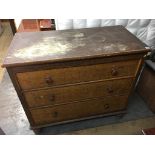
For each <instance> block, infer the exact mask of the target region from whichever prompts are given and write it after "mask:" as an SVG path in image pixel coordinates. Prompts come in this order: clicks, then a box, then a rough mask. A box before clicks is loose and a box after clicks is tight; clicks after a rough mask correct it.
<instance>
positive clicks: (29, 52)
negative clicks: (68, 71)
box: [3, 26, 150, 67]
mask: <svg viewBox="0 0 155 155" xmlns="http://www.w3.org/2000/svg"><path fill="white" fill-rule="evenodd" d="M148 51H150V49H148V47H147V48H146V45H144V43H142V42H141V41H140V40H139V39H138V38H136V37H135V36H134V35H132V34H131V33H130V32H129V31H127V30H126V29H125V28H124V27H123V26H109V27H101V28H85V29H76V30H75V29H74V30H59V31H44V32H27V33H24V32H23V33H17V34H16V35H15V37H14V39H13V41H12V43H11V45H10V48H9V50H8V55H7V56H6V58H5V60H4V63H3V67H6V66H19V65H20V66H23V65H30V64H31V65H32V64H38V62H39V63H40V64H43V63H46V62H47V61H48V63H49V62H62V61H66V60H79V59H86V58H96V57H109V56H115V55H126V54H136V53H140V52H146V53H147V52H148Z"/></svg>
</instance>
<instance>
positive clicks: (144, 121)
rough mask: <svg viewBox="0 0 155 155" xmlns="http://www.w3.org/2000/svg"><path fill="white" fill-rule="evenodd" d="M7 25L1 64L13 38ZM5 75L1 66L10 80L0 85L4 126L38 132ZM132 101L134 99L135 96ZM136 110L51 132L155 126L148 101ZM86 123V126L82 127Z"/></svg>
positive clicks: (101, 131) (121, 131) (0, 51)
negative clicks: (30, 126) (31, 124)
mask: <svg viewBox="0 0 155 155" xmlns="http://www.w3.org/2000/svg"><path fill="white" fill-rule="evenodd" d="M3 27H4V32H3V34H2V35H1V36H0V64H1V63H2V59H3V58H4V56H5V55H6V52H7V48H8V46H9V44H10V41H11V39H12V32H11V29H10V27H9V23H3ZM3 75H4V69H2V68H0V79H3V81H4V82H6V83H8V84H6V83H3V82H2V83H1V85H0V90H1V93H0V95H1V97H0V127H1V128H2V129H3V131H4V132H5V133H6V134H11V135H12V134H24V135H27V134H34V133H33V131H32V130H30V129H29V123H28V120H27V118H26V116H25V113H24V111H23V109H22V107H21V105H20V102H19V100H18V97H17V95H16V93H15V91H14V88H13V87H12V84H11V82H8V81H7V79H9V78H8V75H7V74H5V75H4V77H3ZM8 94H9V95H8ZM130 102H131V103H133V102H132V100H131V101H130ZM136 103H138V104H140V103H139V100H138V101H137V100H136ZM133 108H134V107H133ZM130 109H131V108H129V110H130ZM141 109H143V110H141ZM145 109H146V111H145ZM134 110H137V111H138V110H140V111H141V112H139V113H135V114H134V115H132V116H134V119H133V118H132V117H131V116H130V115H128V116H125V117H124V118H122V119H116V120H117V121H112V120H115V119H113V118H112V117H108V118H105V119H102V121H101V119H97V120H93V121H83V122H77V123H73V124H69V125H62V126H58V127H53V128H52V131H53V132H52V133H51V134H77V135H79V134H86V135H87V134H142V133H141V129H143V128H152V127H155V114H153V113H151V112H150V111H149V110H148V109H147V108H146V107H145V104H143V106H136V107H135V109H134ZM134 110H132V111H134ZM129 114H130V112H129ZM141 114H147V117H139V116H140V115H141ZM135 116H136V117H135ZM127 118H130V119H127ZM135 118H138V119H135ZM121 120H122V121H123V122H122V121H121ZM124 120H125V121H124ZM109 121H111V123H110V124H105V122H109ZM82 124H83V126H84V128H80V127H79V126H81V125H82ZM46 130H48V131H49V128H48V129H47V128H46V129H44V131H43V134H46V133H47V132H46Z"/></svg>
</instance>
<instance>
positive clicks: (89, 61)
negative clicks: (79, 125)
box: [3, 26, 150, 129]
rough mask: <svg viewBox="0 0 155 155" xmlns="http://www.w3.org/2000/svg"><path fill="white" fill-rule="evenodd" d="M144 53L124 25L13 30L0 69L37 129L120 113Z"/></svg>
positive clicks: (31, 123) (140, 44) (144, 47)
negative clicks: (14, 32)
mask: <svg viewBox="0 0 155 155" xmlns="http://www.w3.org/2000/svg"><path fill="white" fill-rule="evenodd" d="M148 51H150V50H149V48H148V47H146V45H144V44H143V43H142V42H141V41H140V40H139V39H137V38H136V37H135V36H133V35H132V34H131V33H130V32H128V31H127V30H126V29H125V28H123V27H122V26H112V27H104V28H86V29H77V30H61V31H47V32H46V31H44V32H27V33H17V34H16V35H15V37H14V39H13V41H12V43H11V45H10V48H9V51H8V55H7V56H6V58H5V60H4V63H3V67H6V68H7V71H8V72H9V75H10V77H11V80H12V82H13V84H14V87H15V89H16V91H17V94H18V96H19V98H20V101H21V103H22V106H23V108H24V110H25V113H26V115H27V117H28V120H29V122H30V125H31V127H32V128H33V129H36V128H41V127H45V126H48V125H53V124H58V123H64V122H70V121H76V120H82V119H88V118H93V117H98V116H104V115H114V114H120V113H122V112H124V111H125V110H126V108H127V102H128V96H129V94H130V93H131V90H132V88H133V86H134V82H135V80H136V77H137V75H138V72H139V70H140V67H141V63H142V60H143V56H144V55H145V54H146V53H147V52H148Z"/></svg>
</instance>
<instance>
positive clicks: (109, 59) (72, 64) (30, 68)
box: [3, 53, 144, 73]
mask: <svg viewBox="0 0 155 155" xmlns="http://www.w3.org/2000/svg"><path fill="white" fill-rule="evenodd" d="M143 56H144V53H139V54H135V55H132V54H131V55H125V56H114V57H107V58H92V59H85V61H83V60H76V61H75V60H74V61H66V62H65V61H64V62H53V63H44V64H36V65H28V66H16V67H13V66H10V67H7V68H12V69H13V71H14V72H15V73H19V72H29V71H34V70H35V71H39V70H46V69H57V68H62V67H63V68H67V67H76V66H87V65H94V64H100V63H109V62H118V61H126V60H135V59H140V58H142V57H143ZM3 67H4V66H3Z"/></svg>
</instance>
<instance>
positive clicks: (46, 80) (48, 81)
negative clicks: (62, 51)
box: [45, 76, 53, 84]
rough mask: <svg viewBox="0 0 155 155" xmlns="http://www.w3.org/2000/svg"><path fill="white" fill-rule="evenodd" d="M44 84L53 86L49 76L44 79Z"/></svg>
mask: <svg viewBox="0 0 155 155" xmlns="http://www.w3.org/2000/svg"><path fill="white" fill-rule="evenodd" d="M45 82H46V83H47V84H53V80H52V78H51V77H50V76H49V77H46V78H45Z"/></svg>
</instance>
